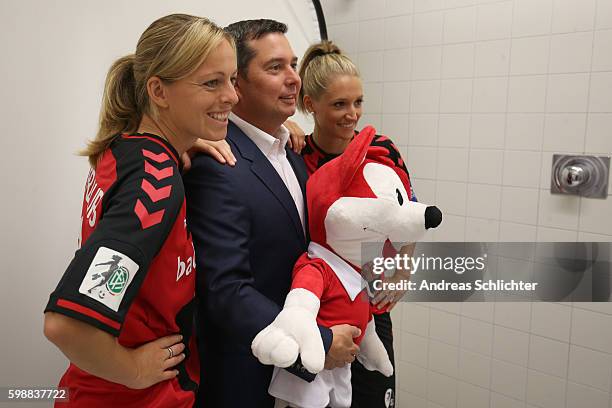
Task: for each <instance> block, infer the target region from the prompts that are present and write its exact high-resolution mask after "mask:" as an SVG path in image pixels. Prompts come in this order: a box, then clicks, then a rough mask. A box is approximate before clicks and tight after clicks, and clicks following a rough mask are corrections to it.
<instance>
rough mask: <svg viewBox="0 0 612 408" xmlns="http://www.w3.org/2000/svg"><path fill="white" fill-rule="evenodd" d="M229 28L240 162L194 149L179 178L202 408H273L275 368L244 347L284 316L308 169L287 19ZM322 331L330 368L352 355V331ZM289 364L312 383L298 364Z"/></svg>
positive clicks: (232, 139)
mask: <svg viewBox="0 0 612 408" xmlns="http://www.w3.org/2000/svg"><path fill="white" fill-rule="evenodd" d="M227 30H228V31H229V32H230V33H231V34H232V35H233V36H234V37H235V38H236V43H237V44H236V45H237V51H238V78H237V81H236V85H235V87H236V92H237V94H238V97H239V102H238V104H237V105H236V106H235V108H234V110H233V113H232V114H231V115H230V118H229V119H230V121H229V124H228V132H227V138H226V140H227V142H228V143H229V145H230V147H231V149H232V152H233V153H234V155H235V156H236V159H237V160H236V165H235V166H234V167H230V166H227V165H223V164H220V163H218V162H217V161H216V160H215V159H213V158H211V157H209V156H205V155H200V156H197V157H196V158H194V159H193V160H192V167H191V170H190V171H189V172H188V173H187V174H186V175H185V178H184V181H185V188H186V196H187V208H188V215H187V217H188V222H189V224H188V225H189V228H190V229H191V232H192V234H193V241H194V246H195V251H196V261H197V269H196V270H197V282H198V283H197V292H198V296H199V306H198V312H197V316H198V322H197V323H198V324H197V327H198V338H199V351H200V361H201V385H200V390H199V396H198V404H199V406H200V407H204V408H209V407H210V408H213V407H214V408H217V407H224V408H226V407H236V408H238V407H240V408H244V407H249V408H259V407H262V408H263V407H273V406H274V400H273V398H272V397H271V396H270V395H269V394H268V385H269V383H270V379H271V376H272V367H271V366H264V365H262V364H260V363H259V362H258V361H257V359H256V358H255V357H254V356H253V355H252V353H251V347H250V345H251V342H252V340H253V338H254V337H255V335H256V334H257V333H258V332H259V331H260V330H262V329H263V328H264V327H266V326H267V325H268V324H270V323H271V322H272V321H273V320H274V318H275V317H276V315H277V314H278V313H279V312H280V310H281V307H282V305H283V303H284V300H285V296H286V295H287V293H288V292H289V288H290V284H291V272H292V269H293V265H294V263H295V261H296V260H297V258H298V257H299V256H300V255H301V254H302V253H303V252H305V251H306V249H307V233H306V232H305V231H306V229H305V226H307V225H308V223H307V220H306V217H307V214H306V208H305V200H304V198H305V194H306V190H305V185H306V178H307V173H306V167H305V165H304V162H303V160H302V158H301V157H300V156H299V155H297V154H295V153H294V152H293V151H291V150H290V149H288V148H287V147H286V143H287V140H288V138H289V133H288V131H287V129H285V128H284V126H282V124H283V123H284V122H285V120H286V119H287V118H288V117H289V116H291V115H293V114H294V113H295V108H296V100H297V97H298V94H299V89H300V85H301V82H300V78H299V76H298V75H297V72H296V65H297V58H296V57H295V55H294V53H293V51H292V49H291V46H290V45H289V42H288V41H287V38H286V37H285V35H284V33H285V32H286V30H287V27H286V26H285V25H284V24H282V23H278V22H276V21H272V20H249V21H241V22H238V23H235V24H232V25H230V26H229V27H227ZM214 117H216V118H219V119H221V120H223V119H224V118H223V115H222V114H221V113H219V114H214ZM320 331H321V338H322V340H323V344H324V347H325V350H326V352H327V359H326V367H328V368H330V367H334V366H340V365H344V364H346V363H347V362H351V361H352V360H354V356H355V354H356V353H357V351H358V347H357V346H356V345H355V344H354V343H353V341H352V338H353V337H355V336H356V335H359V330H358V329H357V328H354V327H351V326H348V325H341V326H335V327H333V328H331V329H329V328H324V327H320ZM332 333H333V334H332ZM289 370H290V371H292V372H293V373H295V374H296V375H299V376H300V377H302V378H305V379H310V380H311V379H312V376H310V377H309V375H308V373H307V372H305V370H304V369H303V367H301V365H300V364H299V362H296V364H294V366H292V367H291V368H290V369H289Z"/></svg>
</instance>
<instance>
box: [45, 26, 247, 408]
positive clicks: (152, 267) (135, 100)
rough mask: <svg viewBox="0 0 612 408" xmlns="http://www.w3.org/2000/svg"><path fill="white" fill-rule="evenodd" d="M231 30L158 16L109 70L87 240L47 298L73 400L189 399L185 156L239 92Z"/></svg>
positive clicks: (52, 334) (223, 118) (162, 403)
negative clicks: (182, 160) (182, 169)
mask: <svg viewBox="0 0 612 408" xmlns="http://www.w3.org/2000/svg"><path fill="white" fill-rule="evenodd" d="M235 76H236V53H235V46H234V42H233V40H232V38H231V37H230V36H229V35H228V34H226V33H225V32H224V31H223V30H222V29H221V28H219V27H218V26H216V25H215V24H214V23H212V22H211V21H209V20H208V19H206V18H202V17H195V16H189V15H184V14H173V15H169V16H165V17H162V18H160V19H158V20H156V21H155V22H153V23H152V24H151V25H150V26H149V27H148V28H147V29H146V30H145V31H144V33H143V34H142V36H141V37H140V40H139V41H138V44H137V46H136V51H135V53H134V54H132V55H128V56H125V57H123V58H120V59H118V60H117V61H116V62H115V63H114V64H113V65H112V67H111V69H110V71H109V73H108V76H107V78H106V84H105V89H104V97H103V101H102V108H101V113H100V126H99V130H98V133H97V135H96V137H95V138H94V139H93V140H92V141H91V142H90V143H89V144H88V146H87V148H86V149H85V150H84V151H83V153H82V154H83V155H85V156H87V157H88V158H89V163H90V164H91V167H92V169H91V171H90V174H89V176H88V178H87V182H86V186H85V197H84V200H83V210H82V214H81V218H82V228H81V247H80V249H79V250H78V251H77V252H76V254H75V256H74V258H73V260H72V262H71V263H70V265H69V266H68V268H67V270H66V272H65V273H64V276H63V277H62V279H61V280H60V282H59V284H58V285H57V288H56V289H55V290H54V291H53V293H52V294H51V296H50V299H49V302H48V304H47V307H46V309H45V322H44V333H45V336H46V337H47V338H48V339H49V340H50V341H51V342H53V343H54V344H55V345H56V346H57V347H58V348H59V349H60V350H61V351H62V353H64V354H65V355H66V357H67V358H68V359H69V360H70V366H69V367H68V370H67V371H66V372H65V374H64V375H63V377H62V379H61V380H60V384H59V386H60V387H66V388H68V389H69V393H68V399H69V402H68V403H67V404H65V405H64V404H62V405H61V406H75V407H81V406H82V407H88V408H90V407H112V406H121V407H144V406H155V407H191V406H193V404H194V402H195V392H196V390H197V387H198V383H199V366H198V364H199V362H198V355H197V351H196V348H195V339H194V337H193V333H194V331H193V327H192V322H193V307H194V302H193V300H194V292H195V255H194V250H193V244H192V240H191V234H190V232H189V228H188V226H187V224H186V220H185V196H184V188H183V184H182V180H181V175H180V168H179V159H180V157H181V155H182V154H183V153H184V152H185V151H186V150H187V149H189V148H190V147H191V146H192V145H193V144H194V142H195V141H196V140H197V139H198V138H202V139H207V140H211V141H215V140H222V139H223V138H224V137H225V134H226V130H227V117H228V115H229V112H230V110H231V109H232V107H233V105H234V104H235V103H236V102H237V96H236V93H235V91H234V87H233V84H234V80H235Z"/></svg>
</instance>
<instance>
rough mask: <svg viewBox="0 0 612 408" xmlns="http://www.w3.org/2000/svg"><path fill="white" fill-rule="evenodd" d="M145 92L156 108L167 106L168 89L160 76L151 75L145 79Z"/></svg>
mask: <svg viewBox="0 0 612 408" xmlns="http://www.w3.org/2000/svg"><path fill="white" fill-rule="evenodd" d="M147 93H148V94H149V100H150V101H151V103H152V104H153V105H155V106H156V107H157V108H167V107H168V89H167V87H166V85H165V84H164V82H163V81H162V80H161V78H160V77H157V76H152V77H151V78H149V79H148V80H147Z"/></svg>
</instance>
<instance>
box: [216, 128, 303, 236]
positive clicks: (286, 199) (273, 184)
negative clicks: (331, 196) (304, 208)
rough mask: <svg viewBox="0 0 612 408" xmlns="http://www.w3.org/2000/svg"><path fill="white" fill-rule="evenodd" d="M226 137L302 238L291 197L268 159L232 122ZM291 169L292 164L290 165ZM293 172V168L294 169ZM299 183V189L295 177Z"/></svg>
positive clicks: (298, 217) (300, 227)
mask: <svg viewBox="0 0 612 408" xmlns="http://www.w3.org/2000/svg"><path fill="white" fill-rule="evenodd" d="M227 137H228V138H229V139H230V140H231V141H232V142H234V144H235V145H236V147H237V148H238V151H239V153H240V155H241V156H242V157H243V158H245V159H247V160H249V161H250V162H252V164H251V171H252V172H253V173H254V174H255V175H256V176H257V177H258V178H259V179H260V180H261V181H262V183H263V184H264V185H265V186H266V187H267V188H268V190H270V192H271V193H272V194H273V195H274V196H275V197H276V199H277V200H278V201H279V202H280V203H281V204H282V206H283V207H284V208H285V211H287V214H288V215H289V217H290V218H291V221H292V223H293V225H294V227H295V229H296V232H297V233H298V235H299V236H300V237H301V239H303V240H304V239H305V237H304V229H303V227H302V221H301V220H300V215H299V214H298V211H297V208H295V203H294V202H293V197H291V194H290V193H289V190H288V189H287V186H285V183H284V182H283V180H282V179H281V177H280V176H279V175H278V173H277V172H276V169H275V168H274V167H273V166H272V164H271V163H270V161H269V160H268V158H267V157H266V156H265V155H264V154H263V153H262V151H261V150H259V148H258V147H257V145H256V144H255V143H254V142H253V141H252V140H251V139H249V137H248V136H247V135H245V134H244V132H243V131H242V130H241V129H240V128H239V127H238V126H236V124H234V123H233V122H232V121H230V122H229V124H228V128H227ZM292 167H293V164H292ZM294 172H295V168H294ZM297 178H298V180H299V181H300V187H302V180H301V179H300V177H299V176H297Z"/></svg>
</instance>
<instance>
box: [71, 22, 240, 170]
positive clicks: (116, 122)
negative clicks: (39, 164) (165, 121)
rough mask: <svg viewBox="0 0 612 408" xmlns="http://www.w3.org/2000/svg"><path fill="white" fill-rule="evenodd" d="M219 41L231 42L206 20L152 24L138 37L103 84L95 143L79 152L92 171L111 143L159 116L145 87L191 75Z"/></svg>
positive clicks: (229, 37) (116, 63)
mask: <svg viewBox="0 0 612 408" xmlns="http://www.w3.org/2000/svg"><path fill="white" fill-rule="evenodd" d="M223 40H226V41H228V42H229V43H230V44H231V45H232V47H234V48H235V46H234V41H233V39H232V37H231V36H230V35H229V34H227V33H226V32H225V31H223V29H222V28H220V27H218V26H217V25H216V24H214V23H213V22H211V21H210V20H208V19H207V18H204V17H196V16H190V15H187V14H171V15H168V16H165V17H162V18H160V19H158V20H156V21H154V22H153V23H152V24H151V25H150V26H149V27H148V28H147V29H146V30H145V31H144V32H143V33H142V35H141V36H140V39H139V40H138V44H137V45H136V52H135V53H134V54H130V55H126V56H124V57H122V58H119V59H118V60H117V61H115V63H114V64H113V65H112V66H111V68H110V70H109V71H108V74H107V76H106V82H105V84H104V95H103V97H102V107H101V109H100V123H99V129H98V133H97V134H96V137H95V138H94V139H93V140H91V141H89V142H88V144H87V147H86V148H85V149H84V150H83V151H81V152H80V154H81V155H83V156H88V157H89V163H90V164H91V166H92V167H94V168H95V167H96V164H97V162H98V160H99V158H100V156H101V154H102V153H103V152H104V150H106V149H107V148H108V147H109V146H110V144H111V143H112V141H113V140H114V139H115V137H116V136H117V135H118V134H120V133H124V132H127V133H130V132H135V131H136V130H137V129H138V125H139V124H140V121H141V119H142V116H143V114H145V113H146V114H149V115H151V116H153V117H156V116H157V111H156V109H155V107H154V106H152V105H151V104H150V103H149V95H148V93H147V81H148V80H149V78H151V77H153V76H157V77H159V78H160V79H162V80H164V81H170V82H171V81H176V80H179V79H182V78H185V77H186V76H189V75H190V74H192V73H193V72H194V71H195V70H196V69H197V68H198V67H199V66H200V65H201V64H202V63H203V62H204V61H205V60H206V58H207V57H208V55H209V54H210V52H211V51H212V50H213V49H215V48H216V47H217V46H218V45H219V44H220V43H221V42H222V41H223Z"/></svg>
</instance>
